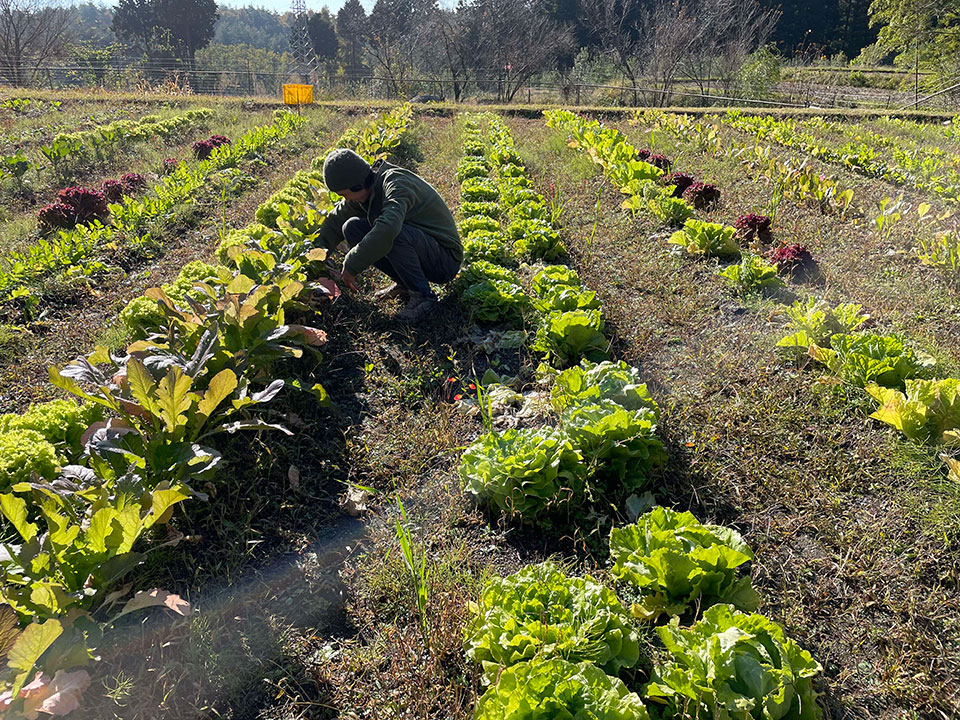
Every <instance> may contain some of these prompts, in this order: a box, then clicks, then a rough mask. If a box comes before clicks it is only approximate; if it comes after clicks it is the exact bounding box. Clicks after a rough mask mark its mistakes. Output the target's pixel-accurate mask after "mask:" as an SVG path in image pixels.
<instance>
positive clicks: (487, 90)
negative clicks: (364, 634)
mask: <svg viewBox="0 0 960 720" xmlns="http://www.w3.org/2000/svg"><path fill="white" fill-rule="evenodd" d="M31 75H32V77H31V80H32V81H31V83H30V85H31V86H32V87H41V88H46V89H50V90H66V89H77V88H89V87H100V88H105V89H108V90H117V91H143V90H147V89H149V88H151V87H155V86H157V85H158V84H163V83H166V84H175V85H178V86H180V87H184V88H189V90H190V91H192V92H195V93H199V94H210V95H228V96H246V95H251V96H264V95H266V96H279V95H280V94H281V92H282V85H283V84H284V83H289V82H300V83H303V82H305V83H308V84H312V85H313V86H314V92H315V95H316V96H317V97H319V98H324V97H329V98H335V99H336V98H346V97H353V98H371V99H397V98H398V97H399V98H404V99H409V98H411V97H415V96H418V95H419V96H424V95H427V96H435V97H437V98H440V99H444V100H454V99H456V96H457V95H458V94H459V95H460V96H461V97H460V99H463V98H464V96H466V97H467V98H469V99H471V100H475V101H479V102H498V103H502V102H527V103H539V104H553V103H558V104H559V103H562V104H564V105H573V106H577V105H610V106H627V105H642V106H665V105H674V106H677V105H680V106H683V105H687V106H712V105H721V106H722V105H750V106H754V107H770V108H776V107H783V108H797V107H811V106H816V107H825V108H857V107H874V108H876V107H884V108H889V109H898V108H902V107H907V106H918V107H919V106H923V107H926V108H930V109H941V110H955V109H956V108H957V107H958V102H960V88H958V87H957V86H946V87H942V88H938V89H937V92H933V93H930V94H928V95H926V96H925V97H923V98H920V99H919V102H917V100H918V98H915V97H914V93H913V92H905V91H897V90H880V89H874V88H854V87H844V86H826V85H821V84H818V83H814V82H809V81H808V82H796V81H794V82H783V83H779V84H777V85H776V86H774V87H772V88H771V92H770V93H769V94H768V95H765V96H756V95H751V94H749V93H743V92H724V90H723V89H722V83H720V82H719V81H718V80H717V79H715V78H707V79H705V80H700V82H699V84H697V83H694V82H692V81H690V80H684V79H680V80H677V81H675V82H673V83H672V84H670V85H669V86H667V87H655V86H652V85H650V84H649V83H645V84H638V85H637V86H634V85H633V84H629V83H626V82H623V81H622V80H621V81H620V82H616V81H614V82H606V83H603V82H589V81H587V80H586V79H583V78H577V77H574V76H564V77H557V76H554V77H539V78H531V79H527V80H523V81H519V80H517V79H516V78H513V77H510V76H508V75H507V76H499V77H498V76H489V75H488V76H472V77H470V78H452V77H442V76H439V75H433V76H424V75H412V74H408V75H403V76H388V75H383V74H377V73H363V74H323V73H319V74H318V73H315V72H313V73H310V74H309V75H306V74H303V73H299V72H296V71H295V70H291V69H289V68H272V69H264V68H255V67H254V66H253V65H252V64H251V63H247V64H246V65H245V66H243V67H236V66H234V67H211V66H198V67H196V68H192V69H191V68H188V67H185V66H183V65H181V64H173V63H170V62H165V61H153V62H139V63H136V64H134V65H131V64H128V63H123V62H122V61H110V62H97V63H93V62H74V63H70V64H66V63H64V64H57V65H43V66H40V67H39V68H36V69H35V70H33V71H32V72H31ZM3 76H6V77H8V78H9V77H10V76H11V74H10V73H7V72H4V68H3V67H2V63H0V77H3ZM911 101H913V102H911Z"/></svg>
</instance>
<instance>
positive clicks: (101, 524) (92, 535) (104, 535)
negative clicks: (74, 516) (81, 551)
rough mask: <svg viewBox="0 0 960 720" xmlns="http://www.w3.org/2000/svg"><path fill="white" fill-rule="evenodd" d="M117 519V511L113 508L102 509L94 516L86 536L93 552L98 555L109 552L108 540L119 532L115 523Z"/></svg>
mask: <svg viewBox="0 0 960 720" xmlns="http://www.w3.org/2000/svg"><path fill="white" fill-rule="evenodd" d="M116 517H117V510H116V509H115V508H112V507H105V508H101V509H100V510H98V511H97V512H95V513H94V514H93V517H92V518H90V526H89V527H88V528H87V532H86V535H85V539H86V541H87V545H89V547H90V549H91V550H93V551H94V552H97V553H103V552H106V551H107V539H108V538H109V537H110V536H111V535H112V534H113V533H114V532H115V531H116V530H117V528H116V527H115V526H114V522H113V521H114V520H115V519H116Z"/></svg>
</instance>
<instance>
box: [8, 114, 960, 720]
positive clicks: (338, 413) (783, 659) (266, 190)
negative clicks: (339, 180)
mask: <svg viewBox="0 0 960 720" xmlns="http://www.w3.org/2000/svg"><path fill="white" fill-rule="evenodd" d="M11 107H12V105H11ZM17 107H18V108H28V109H29V112H30V113H32V114H30V115H28V116H24V111H23V110H17V111H16V112H15V111H13V110H12V109H5V110H4V111H3V112H5V113H7V114H4V115H3V116H2V120H3V133H4V136H3V139H2V142H0V150H2V152H3V153H5V156H4V157H3V158H2V159H0V193H2V194H3V196H4V198H5V200H6V206H5V208H6V209H5V210H4V214H3V216H0V243H2V245H3V248H4V252H3V254H2V257H0V314H2V325H0V372H2V374H0V377H2V380H0V411H3V412H4V413H5V414H3V415H0V514H2V519H0V572H2V580H0V596H2V597H0V626H2V627H0V629H2V632H0V645H2V648H0V649H2V652H3V655H4V659H3V665H2V672H0V681H2V683H3V687H2V688H0V717H3V718H28V719H31V720H32V719H33V718H43V717H52V716H66V717H72V718H123V719H125V720H126V719H129V720H134V719H138V720H139V719H141V718H143V719H144V720H146V719H147V718H155V717H164V718H236V719H240V718H328V717H329V718H334V717H345V718H378V719H379V718H437V719H439V718H465V719H466V718H475V719H477V720H493V719H496V720H506V719H508V718H509V719H510V720H521V719H522V718H554V717H557V718H567V717H572V718H602V719H606V718H610V719H613V718H617V719H618V720H627V719H631V720H645V719H646V718H654V719H657V718H660V719H664V720H666V719H671V718H691V719H692V718H739V719H747V718H757V719H758V720H760V719H765V720H766V719H774V718H776V719H779V718H783V719H786V720H814V719H816V718H837V719H839V718H850V719H853V718H857V719H859V718H884V719H887V718H889V719H893V718H950V717H955V716H957V715H958V714H960V227H958V222H960V213H958V210H957V201H958V199H960V175H958V173H960V130H958V128H960V124H958V122H960V121H958V120H957V119H956V118H954V119H953V120H952V121H950V120H946V119H944V118H935V117H930V118H922V117H918V116H914V117H911V118H910V119H902V118H897V117H883V116H880V115H877V116H870V115H864V114H862V113H861V114H859V115H855V116H843V115H836V116H831V117H826V116H825V117H818V116H812V115H797V116H789V115H787V116H764V115H758V114H755V113H754V112H753V111H751V110H747V109H745V110H733V111H729V112H722V113H717V114H712V115H711V114H707V115H681V114H675V113H669V112H663V111H660V110H636V111H627V112H620V113H613V114H609V115H598V114H594V113H585V112H581V113H574V112H571V111H568V110H564V109H557V108H554V109H548V110H545V111H543V112H542V113H531V112H526V113H523V114H522V115H511V114H500V113H498V112H493V111H489V110H487V111H484V110H483V109H481V108H474V109H464V108H458V107H446V106H444V107H440V108H433V107H430V108H429V109H428V108H426V107H417V106H411V105H409V104H403V105H395V106H385V107H380V108H376V109H374V108H364V107H359V106H357V105H351V106H349V107H347V106H344V107H336V106H323V107H311V108H306V109H305V111H304V112H303V113H302V114H297V113H290V112H288V111H287V110H285V109H282V108H273V107H245V106H243V105H240V104H229V103H222V104H218V103H217V102H213V103H208V104H202V103H200V102H193V101H188V100H184V99H177V100H176V101H175V102H174V103H173V104H170V105H169V106H167V105H163V106H160V105H159V104H157V106H156V107H153V106H150V105H149V103H144V106H143V107H129V108H128V107H123V106H122V105H118V107H117V109H116V110H109V109H105V108H106V107H107V106H106V105H105V104H103V103H98V104H97V105H96V106H95V107H93V106H91V107H86V106H85V105H84V102H83V101H81V100H71V101H69V102H67V101H65V102H63V103H58V102H54V101H51V100H49V99H43V100H34V101H32V103H31V104H27V105H24V104H23V103H18V104H17ZM334 147H349V148H352V149H354V150H356V151H357V152H358V153H360V154H361V155H363V156H364V157H365V158H366V159H367V160H368V161H371V162H372V161H373V160H375V159H378V158H386V159H387V160H389V161H390V162H392V163H395V164H398V165H401V166H403V167H407V168H409V169H411V170H414V171H416V172H417V173H419V174H420V175H421V176H423V177H424V178H425V179H426V180H427V181H429V182H430V183H431V184H432V185H433V186H434V187H435V188H436V189H437V190H438V192H439V193H440V194H441V196H442V197H443V198H444V199H445V200H446V201H447V203H448V205H449V206H450V208H451V209H452V210H453V212H454V215H455V217H456V219H457V222H458V225H459V229H460V235H461V239H462V241H463V244H464V250H465V259H464V263H463V266H462V267H461V270H460V273H459V274H458V276H457V277H456V279H455V280H453V281H452V282H451V283H449V284H448V285H445V286H443V287H442V288H440V292H441V302H440V304H439V306H438V309H437V312H436V314H435V315H434V316H432V317H431V318H429V319H428V320H427V321H426V322H424V323H422V324H418V325H413V326H407V325H403V324H401V323H399V322H397V321H396V320H395V319H393V315H394V314H395V312H396V311H397V310H399V308H400V305H399V304H398V301H397V300H380V301H376V300H374V299H373V297H372V295H373V291H374V290H376V289H379V288H381V287H383V286H384V285H386V283H387V280H386V278H385V276H383V275H382V274H379V273H378V272H376V271H370V272H367V273H364V274H363V275H362V276H361V277H360V278H359V280H360V285H361V292H359V293H356V292H349V291H347V290H346V289H345V288H342V287H340V286H339V285H338V278H339V275H338V273H337V272H336V270H337V269H338V268H339V262H340V259H341V258H340V255H339V254H338V253H336V252H328V251H327V250H326V249H325V248H323V247H322V246H321V244H320V243H319V241H318V239H317V238H318V233H319V230H320V227H321V225H322V223H323V220H324V218H325V217H326V215H327V214H328V213H329V212H330V211H331V210H332V208H333V205H334V202H335V200H336V199H337V198H336V196H334V195H333V194H332V193H331V192H330V191H329V190H328V189H327V188H325V187H324V185H323V173H322V172H321V169H322V164H323V159H324V157H325V156H326V153H327V152H328V151H329V150H330V149H332V148H334Z"/></svg>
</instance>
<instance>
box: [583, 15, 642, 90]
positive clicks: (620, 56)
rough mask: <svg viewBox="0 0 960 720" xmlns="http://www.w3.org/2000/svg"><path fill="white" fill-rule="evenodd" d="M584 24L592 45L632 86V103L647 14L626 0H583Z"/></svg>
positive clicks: (640, 63) (636, 83)
mask: <svg viewBox="0 0 960 720" xmlns="http://www.w3.org/2000/svg"><path fill="white" fill-rule="evenodd" d="M582 8H583V21H584V23H585V25H586V27H587V30H588V32H589V33H590V37H591V39H592V42H593V43H594V44H595V45H596V46H597V47H599V48H600V50H601V51H602V52H603V53H605V54H606V55H607V56H608V57H610V58H611V59H612V60H613V61H614V64H615V65H616V66H617V69H618V70H620V72H621V73H622V74H623V76H624V78H626V81H627V82H629V83H630V85H631V86H632V87H633V104H634V105H638V104H639V96H638V93H637V87H638V81H639V79H640V71H641V69H642V58H641V56H642V49H643V46H644V38H645V36H646V35H647V33H646V32H645V27H646V25H647V24H648V22H649V15H650V13H649V11H648V10H647V9H646V8H645V7H643V6H641V5H640V4H639V3H634V2H630V1H629V0H582Z"/></svg>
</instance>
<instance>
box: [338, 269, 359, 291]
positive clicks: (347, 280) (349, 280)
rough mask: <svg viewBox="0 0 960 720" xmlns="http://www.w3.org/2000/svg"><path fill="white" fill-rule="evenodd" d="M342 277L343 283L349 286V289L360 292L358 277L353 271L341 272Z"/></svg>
mask: <svg viewBox="0 0 960 720" xmlns="http://www.w3.org/2000/svg"><path fill="white" fill-rule="evenodd" d="M340 278H341V279H342V280H343V284H344V285H346V286H347V289H348V290H351V291H353V292H355V293H358V292H360V287H359V286H358V285H357V279H356V278H355V277H354V276H353V274H352V273H349V272H347V271H346V270H344V271H343V272H342V273H341V274H340Z"/></svg>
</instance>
